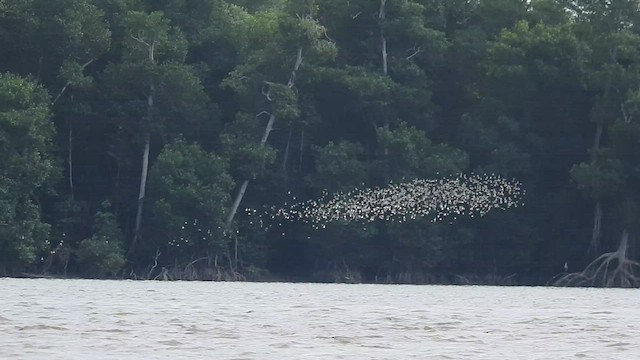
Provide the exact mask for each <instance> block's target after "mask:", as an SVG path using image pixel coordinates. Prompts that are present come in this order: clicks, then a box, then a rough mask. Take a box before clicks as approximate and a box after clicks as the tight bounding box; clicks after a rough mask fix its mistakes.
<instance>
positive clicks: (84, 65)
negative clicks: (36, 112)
mask: <svg viewBox="0 0 640 360" xmlns="http://www.w3.org/2000/svg"><path fill="white" fill-rule="evenodd" d="M94 61H95V59H91V60H89V61H87V62H86V63H84V64H82V65H81V66H80V70H82V71H84V69H85V68H86V67H87V66H89V65H90V64H91V63H92V62H94ZM70 85H71V81H67V83H66V84H65V85H64V86H63V87H62V90H60V92H59V93H58V95H57V96H56V98H55V99H53V101H52V102H51V106H53V105H55V104H56V102H57V101H58V99H60V97H61V96H62V94H64V92H65V91H66V90H67V88H68V87H69V86H70Z"/></svg>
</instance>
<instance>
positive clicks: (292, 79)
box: [225, 47, 303, 229]
mask: <svg viewBox="0 0 640 360" xmlns="http://www.w3.org/2000/svg"><path fill="white" fill-rule="evenodd" d="M302 60H303V57H302V47H298V54H297V57H296V63H295V65H294V66H293V70H291V75H290V76H289V81H288V82H287V87H289V88H292V87H294V86H295V81H296V74H297V72H298V70H299V69H300V65H302ZM275 122H276V117H275V115H273V114H270V115H269V122H267V126H266V128H265V129H264V134H263V135H262V139H261V140H260V145H261V146H264V145H265V144H266V143H267V140H268V139H269V134H271V131H272V130H273V125H274V123H275ZM247 186H249V180H248V179H246V180H245V181H244V182H243V183H242V186H240V189H239V190H238V193H237V194H236V197H235V199H234V200H233V204H232V205H231V210H230V211H229V215H228V216H227V221H226V222H225V226H226V228H227V229H229V228H230V227H231V224H232V223H233V219H234V218H235V216H236V213H237V212H238V207H239V206H240V203H241V202H242V198H243V197H244V194H245V192H246V191H247Z"/></svg>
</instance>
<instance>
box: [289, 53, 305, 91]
mask: <svg viewBox="0 0 640 360" xmlns="http://www.w3.org/2000/svg"><path fill="white" fill-rule="evenodd" d="M300 65H302V46H300V47H299V48H298V56H297V58H296V64H295V65H294V66H293V70H292V71H291V76H290V77H289V82H288V83H287V86H288V87H289V89H291V88H292V87H293V85H295V83H296V73H297V72H298V69H300Z"/></svg>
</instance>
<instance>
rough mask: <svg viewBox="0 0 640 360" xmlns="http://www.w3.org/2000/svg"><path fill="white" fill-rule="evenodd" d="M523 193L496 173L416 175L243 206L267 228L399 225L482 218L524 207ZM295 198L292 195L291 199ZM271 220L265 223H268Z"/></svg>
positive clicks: (257, 221) (254, 221)
mask: <svg viewBox="0 0 640 360" xmlns="http://www.w3.org/2000/svg"><path fill="white" fill-rule="evenodd" d="M524 193H525V191H524V190H523V189H522V186H521V184H520V183H519V182H517V181H515V180H507V179H505V178H502V177H500V176H497V175H471V176H467V175H459V176H457V177H454V178H445V179H438V180H421V179H416V180H413V181H410V182H404V183H399V184H393V183H390V184H389V185H388V186H387V187H383V188H366V189H355V190H353V191H350V192H347V193H336V194H333V195H332V196H329V194H327V193H325V194H324V195H323V197H322V198H320V199H318V200H309V201H305V202H298V203H294V204H292V205H288V204H287V203H285V204H284V206H283V207H281V208H276V207H272V208H270V209H269V211H267V212H266V213H265V214H261V213H259V212H258V211H257V210H255V209H248V208H247V209H245V211H246V212H247V215H249V216H253V217H257V219H255V220H252V221H251V224H255V223H257V224H259V225H260V226H262V227H265V228H266V229H268V228H269V227H271V225H268V224H267V222H265V219H264V217H265V216H266V217H267V218H270V219H272V220H275V221H276V222H278V225H280V226H281V225H282V222H283V221H302V222H304V223H307V224H311V225H312V226H313V228H314V229H320V228H325V227H326V225H327V224H328V223H334V222H340V223H351V222H358V223H370V222H373V221H396V222H399V223H402V222H405V221H410V220H415V219H417V218H422V217H431V221H432V222H435V221H440V220H443V219H444V218H446V217H453V218H454V219H455V218H457V217H458V216H463V215H465V216H470V217H474V216H476V215H477V216H483V215H485V214H486V213H488V212H489V211H492V210H495V209H507V208H511V207H517V206H520V205H523V204H524V203H523V202H522V198H523V196H524ZM294 200H295V198H294ZM272 222H273V221H268V223H272Z"/></svg>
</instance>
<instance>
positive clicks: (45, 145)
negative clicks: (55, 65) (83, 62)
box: [0, 74, 56, 266]
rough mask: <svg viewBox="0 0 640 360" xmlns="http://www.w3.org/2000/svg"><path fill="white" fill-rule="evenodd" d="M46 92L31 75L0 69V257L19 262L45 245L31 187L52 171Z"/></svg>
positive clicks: (33, 257)
mask: <svg viewBox="0 0 640 360" xmlns="http://www.w3.org/2000/svg"><path fill="white" fill-rule="evenodd" d="M53 135H54V128H53V124H52V123H51V121H50V113H49V97H48V95H47V93H46V91H45V90H44V89H43V88H42V87H41V86H39V85H38V84H36V83H35V82H33V81H30V80H27V79H24V78H21V77H19V76H15V75H11V74H0V151H1V152H2V154H3V155H2V158H0V224H2V225H0V262H8V263H9V264H12V265H14V266H24V265H29V264H32V263H34V262H35V260H36V256H37V255H38V254H39V252H40V250H42V249H43V248H44V246H45V240H46V239H47V236H48V232H49V225H48V224H45V223H43V222H42V221H41V219H40V211H39V210H40V209H39V206H38V205H37V201H36V199H37V198H36V195H35V194H36V193H37V192H38V191H39V189H41V188H42V187H44V186H45V185H46V184H47V182H48V181H49V180H50V179H51V178H52V176H53V175H54V172H55V170H56V169H55V166H54V162H53V160H52V159H51V156H50V149H51V140H52V137H53Z"/></svg>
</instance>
